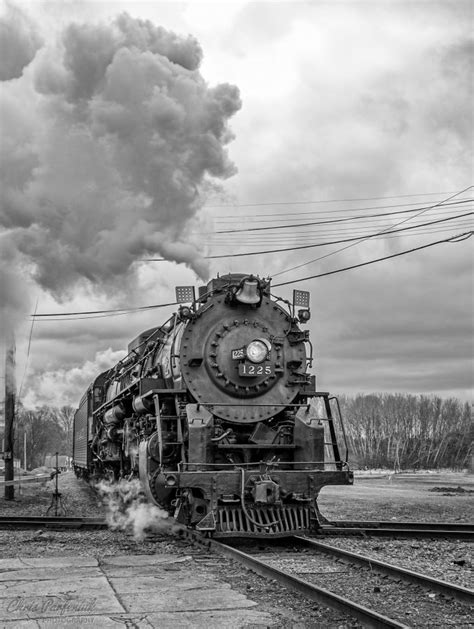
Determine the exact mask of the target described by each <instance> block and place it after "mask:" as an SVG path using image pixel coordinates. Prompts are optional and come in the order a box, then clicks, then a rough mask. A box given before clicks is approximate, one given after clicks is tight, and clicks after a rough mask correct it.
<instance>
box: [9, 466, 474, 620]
mask: <svg viewBox="0 0 474 629" xmlns="http://www.w3.org/2000/svg"><path fill="white" fill-rule="evenodd" d="M437 487H440V488H443V487H444V488H447V489H448V490H449V489H450V488H451V489H452V490H453V491H451V492H450V491H447V490H446V491H444V490H443V491H430V490H432V489H433V488H437ZM456 487H461V489H462V491H454V489H456ZM54 489H55V484H54V481H53V482H49V481H48V482H42V483H39V484H34V485H31V484H29V485H26V484H24V485H23V487H22V489H21V491H20V490H18V489H17V490H16V492H15V499H14V500H13V501H6V500H4V499H3V496H2V497H0V513H1V514H2V515H20V514H21V515H45V514H46V511H47V509H48V508H49V507H50V506H51V503H52V493H53V492H54ZM472 489H474V477H473V476H472V475H470V476H468V475H456V474H451V475H450V474H443V475H442V476H440V475H429V476H417V477H416V478H415V480H413V479H408V480H407V479H406V478H403V479H402V478H401V477H399V478H395V479H394V478H391V479H390V480H388V477H386V476H382V477H380V478H379V477H377V478H375V476H374V477H371V478H370V479H369V480H366V479H359V480H357V481H356V485H355V486H354V487H331V488H326V489H325V490H324V492H323V494H322V500H321V507H322V510H323V512H324V513H325V515H326V516H328V517H330V518H334V519H337V518H340V519H342V518H351V519H369V520H370V519H377V518H378V519H384V520H389V519H391V518H392V519H395V518H396V519H406V520H410V519H411V520H426V521H429V520H434V521H441V520H445V521H451V522H455V521H458V522H467V521H473V520H474V513H473V509H474V507H473V506H472V502H473V501H472V496H471V495H470V494H469V493H468V492H470V491H471V490H472ZM59 492H60V493H61V498H62V500H63V504H64V506H65V507H66V509H67V513H66V515H68V516H88V517H104V516H107V514H108V515H109V516H110V509H108V508H107V507H106V505H105V504H104V500H101V499H100V498H99V497H98V496H97V494H95V493H94V492H92V491H91V490H90V488H89V487H88V485H87V484H86V483H85V482H83V481H80V480H77V479H76V478H75V477H74V475H73V473H72V472H66V473H63V474H61V475H60V476H59ZM444 494H448V495H444ZM53 514H54V509H53ZM112 515H113V518H112V519H113V521H114V522H115V524H116V525H117V523H118V521H117V518H116V511H114V512H113V513H112ZM144 515H145V516H146V515H147V514H146V513H145V514H144ZM148 515H149V514H148ZM152 515H153V514H152ZM123 525H124V526H126V525H127V521H123ZM133 532H134V531H133V530H132V529H131V528H130V527H129V526H128V527H126V530H120V529H116V530H113V531H112V530H107V531H92V532H88V533H87V534H85V533H84V532H81V531H51V530H46V529H45V530H42V531H0V558H5V557H17V556H19V557H21V556H23V557H27V556H28V557H39V556H55V555H74V556H80V555H88V556H94V557H96V558H98V559H99V560H100V559H101V558H104V557H106V556H110V555H120V554H159V553H164V552H167V553H169V552H173V553H176V554H177V555H192V556H193V557H194V559H195V561H198V562H199V563H200V565H201V566H203V567H205V568H206V569H207V570H209V574H210V575H213V576H217V577H219V578H221V579H222V580H223V581H225V582H227V583H230V585H231V586H232V587H233V588H234V589H236V590H237V591H240V592H242V593H244V594H246V595H247V596H248V597H249V598H250V599H251V600H254V601H256V602H258V604H259V608H260V609H262V610H263V611H267V612H269V613H270V614H271V615H272V618H273V619H274V624H273V625H272V627H274V628H275V629H313V628H315V629H318V628H321V629H326V628H328V629H332V628H334V629H336V628H337V629H355V628H358V627H360V624H359V623H358V622H357V621H354V620H351V619H350V618H348V617H347V616H345V615H343V614H341V613H339V612H334V611H332V610H328V609H327V608H325V607H324V606H321V605H318V604H315V603H311V602H308V601H306V600H305V599H303V597H301V596H299V595H297V594H293V593H288V592H287V591H286V590H285V589H283V588H281V587H279V586H278V585H277V584H276V583H269V582H268V581H267V580H265V579H264V578H262V577H259V576H258V575H255V574H253V573H251V572H248V571H246V570H244V569H243V568H242V567H241V566H240V565H239V564H238V563H236V562H234V561H232V560H229V559H227V558H222V557H216V556H215V555H213V554H209V553H208V552H205V551H203V550H202V549H201V548H198V547H193V548H191V549H190V545H189V541H188V540H185V539H182V538H181V537H180V535H179V530H178V528H177V527H176V526H174V525H173V523H172V521H169V520H165V519H162V518H161V519H159V526H158V528H157V529H155V530H154V531H153V533H152V535H151V536H150V537H148V538H147V537H144V536H143V535H142V534H141V529H138V530H137V529H135V537H134V535H133ZM85 535H87V538H85ZM330 543H334V544H336V545H339V546H341V547H343V548H347V549H350V550H353V551H355V552H361V553H364V554H370V555H372V556H374V557H375V558H382V559H386V560H390V561H391V562H392V563H395V564H400V565H403V566H406V567H408V568H411V569H417V570H418V571H420V572H426V573H428V574H431V575H433V576H436V577H439V578H443V579H445V580H447V581H452V582H453V583H457V584H459V585H464V586H465V587H471V588H472V587H473V579H472V563H471V562H472V555H471V554H470V551H471V549H470V547H469V544H467V543H466V542H459V543H455V542H446V541H444V540H432V541H427V540H422V541H418V540H416V541H414V540H396V541H394V540H380V539H376V540H374V539H361V538H353V537H351V538H340V537H338V538H334V539H331V540H330ZM433 620H434V619H429V620H428V619H427V621H426V627H433V626H435V625H437V626H440V627H442V626H448V625H449V622H448V621H446V623H445V624H444V625H443V622H442V619H441V620H440V619H438V620H439V622H436V623H435V624H433ZM407 623H409V621H407ZM451 626H452V625H451ZM467 626H469V625H466V627H467ZM472 626H473V627H474V624H473V625H472ZM259 629H262V628H259Z"/></svg>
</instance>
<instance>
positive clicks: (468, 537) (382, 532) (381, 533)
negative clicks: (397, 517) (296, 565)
mask: <svg viewBox="0 0 474 629" xmlns="http://www.w3.org/2000/svg"><path fill="white" fill-rule="evenodd" d="M319 534H320V535H324V536H328V537H330V536H335V535H367V536H374V537H416V538H424V537H427V538H429V537H431V538H449V539H462V540H465V541H471V542H472V541H474V531H472V530H470V529H467V530H466V529H459V528H458V529H454V528H453V529H450V528H448V529H442V528H438V527H436V526H434V527H433V528H431V525H430V524H427V525H426V527H425V528H418V527H414V528H412V527H411V526H410V525H409V524H407V525H405V526H401V525H400V524H399V525H394V526H393V527H392V528H388V527H386V528H385V527H381V528H377V527H372V526H365V527H364V526H354V527H349V526H332V525H327V524H323V525H322V526H321V527H320V529H319Z"/></svg>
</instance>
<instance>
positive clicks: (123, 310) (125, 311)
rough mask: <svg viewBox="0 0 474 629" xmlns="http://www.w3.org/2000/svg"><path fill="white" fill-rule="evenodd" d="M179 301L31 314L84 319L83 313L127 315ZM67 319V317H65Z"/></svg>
mask: <svg viewBox="0 0 474 629" xmlns="http://www.w3.org/2000/svg"><path fill="white" fill-rule="evenodd" d="M177 303H178V302H175V301H174V302H171V303H169V304H157V305H153V306H140V307H137V308H116V309H113V310H87V311H83V312H45V313H41V314H34V315H31V316H32V317H33V318H34V319H41V318H43V319H46V318H48V317H74V316H78V317H79V316H80V318H83V319H87V318H88V317H87V316H82V315H103V316H111V315H116V316H119V315H125V314H131V313H132V312H140V311H143V310H152V309H155V308H166V307H167V306H176V304H177ZM90 318H91V319H92V318H100V316H99V317H96V316H91V317H90ZM54 320H55V321H60V320H61V319H54ZM63 320H65V319H63Z"/></svg>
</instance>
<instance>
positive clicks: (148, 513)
mask: <svg viewBox="0 0 474 629" xmlns="http://www.w3.org/2000/svg"><path fill="white" fill-rule="evenodd" d="M96 489H97V490H98V492H99V496H100V498H101V500H102V502H103V504H104V505H105V506H106V509H107V511H106V521H107V524H108V526H109V527H110V528H111V529H112V530H113V531H116V530H120V531H125V532H127V533H130V534H133V537H134V539H135V540H136V541H138V542H142V541H144V540H145V539H146V537H147V535H148V534H156V533H168V534H169V533H173V532H176V531H177V530H178V529H179V527H178V526H177V524H176V522H175V521H174V520H173V519H172V518H170V517H169V515H168V513H167V512H166V511H164V510H163V509H160V508H159V507H157V506H156V505H153V504H151V503H149V502H147V501H146V500H145V497H144V494H143V488H142V486H141V483H140V481H139V480H131V481H126V480H124V479H122V480H120V481H119V482H117V483H109V482H106V481H101V482H99V483H98V484H97V485H96Z"/></svg>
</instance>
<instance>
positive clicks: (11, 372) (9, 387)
mask: <svg viewBox="0 0 474 629" xmlns="http://www.w3.org/2000/svg"><path fill="white" fill-rule="evenodd" d="M15 394H16V384H15V337H14V335H13V332H12V331H10V333H9V334H8V335H7V339H6V348H5V446H4V453H3V457H4V459H5V500H13V499H14V497H15V488H14V486H13V482H12V483H11V484H10V485H9V484H8V481H13V480H14V471H15V467H14V458H13V443H14V419H15Z"/></svg>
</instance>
